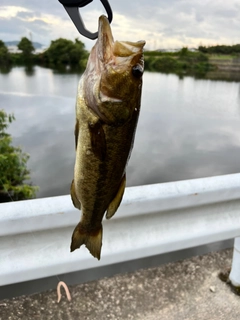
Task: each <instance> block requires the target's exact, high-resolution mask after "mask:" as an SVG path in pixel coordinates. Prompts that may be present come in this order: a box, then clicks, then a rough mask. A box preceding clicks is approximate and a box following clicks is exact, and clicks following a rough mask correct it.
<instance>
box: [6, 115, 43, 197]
mask: <svg viewBox="0 0 240 320" xmlns="http://www.w3.org/2000/svg"><path fill="white" fill-rule="evenodd" d="M13 120H15V118H14V115H12V114H10V115H7V113H6V112H5V111H4V110H0V202H6V201H11V200H24V199H30V198H33V197H35V195H36V191H37V189H38V188H37V187H34V186H31V185H30V184H27V183H25V181H26V180H29V179H30V176H29V174H30V171H29V170H28V169H27V161H28V159H29V155H28V154H26V153H24V152H22V150H21V148H20V147H14V146H13V145H12V138H11V136H10V134H8V133H7V132H6V129H7V128H8V126H9V124H10V123H11V122H12V121H13Z"/></svg>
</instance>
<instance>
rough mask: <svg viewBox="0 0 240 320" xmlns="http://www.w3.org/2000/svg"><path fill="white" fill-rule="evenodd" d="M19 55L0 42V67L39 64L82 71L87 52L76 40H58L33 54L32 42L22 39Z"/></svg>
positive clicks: (19, 45) (82, 44) (81, 43)
mask: <svg viewBox="0 0 240 320" xmlns="http://www.w3.org/2000/svg"><path fill="white" fill-rule="evenodd" d="M17 47H18V49H19V50H20V51H21V53H10V52H9V50H8V48H7V46H6V45H5V43H4V42H3V41H2V40H0V66H6V67H7V66H12V65H32V64H39V65H42V66H46V67H50V68H58V69H61V68H66V67H67V66H68V67H70V68H71V69H74V70H76V69H83V68H84V67H85V65H86V62H87V58H88V52H87V50H86V49H85V45H84V43H83V42H81V41H80V40H78V39H75V41H71V40H68V39H63V38H59V39H57V40H54V41H51V44H50V46H49V47H48V48H47V49H46V50H45V51H44V52H42V53H38V54H34V51H35V48H34V46H33V44H32V42H31V41H30V40H29V39H28V38H26V37H23V38H22V39H21V40H20V41H19V43H18V45H17Z"/></svg>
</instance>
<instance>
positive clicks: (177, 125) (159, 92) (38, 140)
mask: <svg viewBox="0 0 240 320" xmlns="http://www.w3.org/2000/svg"><path fill="white" fill-rule="evenodd" d="M79 78H80V75H79V74H69V73H64V74H60V73H54V72H53V71H52V70H50V69H44V68H39V67H35V73H34V74H33V76H31V77H26V75H25V71H24V68H14V69H13V70H12V72H10V73H9V74H4V75H3V74H2V75H0V81H1V83H2V86H1V88H0V108H4V109H5V110H6V111H7V112H14V113H15V116H16V119H17V121H16V122H15V123H14V124H13V125H12V126H11V127H10V128H9V130H10V131H11V133H12V134H13V138H14V143H16V144H19V145H21V146H22V147H23V149H24V151H25V152H28V153H30V155H31V158H30V162H29V166H30V168H31V171H32V174H31V177H32V182H33V184H35V185H38V186H40V191H39V193H38V196H39V197H43V196H55V195H60V194H68V193H69V185H70V182H71V179H72V175H73V165H74V157H75V150H74V136H73V129H74V122H75V119H74V118H75V115H74V111H75V110H74V109H75V97H76V91H77V85H78V81H79ZM234 81H235V80H234ZM239 124H240V114H239V82H238V83H237V82H227V81H215V80H206V79H195V78H193V77H190V76H187V75H185V76H184V77H179V76H177V75H173V74H160V73H150V72H146V73H145V75H144V85H143V95H142V110H141V114H140V119H139V125H138V130H137V134H136V140H135V146H134V149H133V152H132V156H131V159H130V161H129V165H128V168H127V185H128V186H132V185H142V184H150V183H158V182H167V181H174V180H183V179H191V178H198V177H203V176H213V175H220V174H228V173H234V172H239V171H240V161H239V159H240V125H239Z"/></svg>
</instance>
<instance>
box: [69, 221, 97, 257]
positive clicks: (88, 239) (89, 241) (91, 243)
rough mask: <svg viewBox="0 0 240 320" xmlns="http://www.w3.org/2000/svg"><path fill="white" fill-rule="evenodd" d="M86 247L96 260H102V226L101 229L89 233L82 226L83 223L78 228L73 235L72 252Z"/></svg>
mask: <svg viewBox="0 0 240 320" xmlns="http://www.w3.org/2000/svg"><path fill="white" fill-rule="evenodd" d="M83 244H85V246H86V247H87V248H88V250H89V251H90V253H91V255H92V256H93V257H94V258H97V259H98V260H100V256H101V248H102V225H101V226H100V228H99V229H97V230H94V231H90V232H88V231H87V230H84V229H83V228H82V226H81V222H79V224H78V225H77V226H76V228H75V229H74V231H73V235H72V243H71V252H72V251H74V250H76V249H78V248H80V247H81V245H83Z"/></svg>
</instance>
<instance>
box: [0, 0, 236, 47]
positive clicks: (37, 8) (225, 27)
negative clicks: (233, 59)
mask: <svg viewBox="0 0 240 320" xmlns="http://www.w3.org/2000/svg"><path fill="white" fill-rule="evenodd" d="M109 2H110V4H111V7H112V10H113V22H112V30H113V35H114V38H115V39H117V40H128V41H137V40H146V42H147V45H146V48H148V49H159V48H179V47H183V46H188V47H198V46H199V45H200V44H202V45H215V44H230V45H232V44H236V43H240V0H227V1H226V0H215V1H212V0H211V1H210V0H148V1H146V0H109ZM81 12H82V15H83V19H84V21H85V25H86V26H87V27H88V29H90V30H91V31H96V28H97V21H98V17H99V15H101V14H103V13H104V9H103V7H102V4H101V2H100V1H99V0H94V1H93V2H92V3H91V4H90V5H88V6H87V7H85V8H84V9H82V10H81ZM30 35H31V37H32V40H33V41H37V42H40V43H42V44H44V45H46V46H48V45H49V44H50V41H51V40H55V39H57V38H60V37H62V38H68V39H72V40H73V39H74V38H76V37H79V40H81V41H83V42H84V43H85V45H86V48H87V49H88V50H89V49H90V48H91V47H92V46H93V44H94V41H92V40H88V39H86V38H84V37H83V36H81V35H80V34H79V33H78V31H77V30H76V28H75V26H74V25H73V23H72V21H71V20H70V18H69V16H68V15H67V13H66V11H65V9H64V8H63V6H62V5H61V4H60V3H59V2H58V0H1V2H0V40H3V41H10V40H20V39H21V37H24V36H27V37H30Z"/></svg>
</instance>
